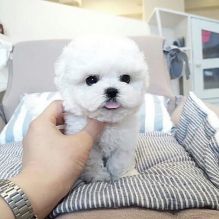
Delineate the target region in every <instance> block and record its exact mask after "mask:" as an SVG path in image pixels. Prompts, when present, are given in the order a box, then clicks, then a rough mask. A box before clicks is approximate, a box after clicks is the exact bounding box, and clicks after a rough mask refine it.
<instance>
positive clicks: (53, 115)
mask: <svg viewBox="0 0 219 219" xmlns="http://www.w3.org/2000/svg"><path fill="white" fill-rule="evenodd" d="M39 118H41V119H42V120H45V121H49V122H51V123H53V124H54V125H61V124H63V123H64V118H63V105H62V101H61V100H55V101H53V102H52V103H50V104H49V106H48V107H47V108H46V109H45V110H44V111H43V112H42V113H41V115H40V116H39Z"/></svg>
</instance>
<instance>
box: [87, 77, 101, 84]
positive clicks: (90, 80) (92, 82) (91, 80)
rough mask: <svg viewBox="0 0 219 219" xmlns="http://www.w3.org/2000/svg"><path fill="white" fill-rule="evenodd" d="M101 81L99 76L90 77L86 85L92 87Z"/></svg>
mask: <svg viewBox="0 0 219 219" xmlns="http://www.w3.org/2000/svg"><path fill="white" fill-rule="evenodd" d="M98 81H99V77H98V76H97V75H90V76H89V77H87V78H86V84H87V85H88V86H91V85H93V84H96V83H97V82H98Z"/></svg>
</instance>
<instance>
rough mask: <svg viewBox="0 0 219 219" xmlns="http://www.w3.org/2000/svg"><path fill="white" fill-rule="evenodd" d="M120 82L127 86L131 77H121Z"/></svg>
mask: <svg viewBox="0 0 219 219" xmlns="http://www.w3.org/2000/svg"><path fill="white" fill-rule="evenodd" d="M120 81H122V82H125V83H127V84H129V82H130V81H131V77H130V75H121V76H120Z"/></svg>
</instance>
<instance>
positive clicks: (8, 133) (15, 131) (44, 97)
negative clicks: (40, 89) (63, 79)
mask: <svg viewBox="0 0 219 219" xmlns="http://www.w3.org/2000/svg"><path fill="white" fill-rule="evenodd" d="M59 99H61V97H60V95H59V93H57V92H44V93H33V94H25V95H24V96H23V97H22V99H21V101H20V103H19V105H18V106H17V108H16V109H15V112H14V114H13V115H12V117H11V119H10V120H9V122H8V123H7V125H6V126H5V127H4V129H3V130H2V132H1V134H0V144H6V143H12V142H18V141H22V139H23V136H24V135H25V134H26V132H27V130H28V127H29V124H30V122H31V121H32V120H33V119H35V118H36V117H37V116H38V115H39V114H40V113H41V112H42V111H43V110H44V109H45V108H46V107H47V106H48V105H49V104H50V103H51V102H52V101H54V100H59Z"/></svg>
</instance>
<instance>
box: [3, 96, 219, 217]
mask: <svg viewBox="0 0 219 219" xmlns="http://www.w3.org/2000/svg"><path fill="white" fill-rule="evenodd" d="M183 112H185V113H183V117H182V119H181V121H180V123H179V126H178V127H177V129H176V131H175V136H173V135H172V134H167V133H161V132H150V133H147V134H140V135H139V141H138V147H137V151H136V168H137V170H138V171H139V173H140V174H139V175H136V176H132V177H123V178H121V179H119V180H117V181H114V182H95V183H90V184H85V183H84V182H82V181H78V182H77V183H76V184H75V185H74V187H73V188H72V191H70V193H69V194H68V195H67V196H66V197H65V198H64V199H63V200H62V202H60V203H59V205H58V206H57V207H56V208H55V209H54V210H53V212H52V213H51V214H50V218H54V217H56V216H58V215H60V214H64V213H71V212H76V211H81V210H88V209H100V208H118V207H141V208H142V207H144V208H149V209H154V210H172V211H176V210H181V209H187V208H209V209H215V210H219V187H218V184H219V179H218V174H219V171H218V169H217V168H218V159H219V151H218V148H219V144H218V135H217V133H218V126H217V124H218V123H217V122H215V120H216V118H217V117H216V118H215V117H214V115H213V114H212V112H211V111H209V110H208V109H206V108H203V105H202V103H201V104H200V100H198V99H197V98H196V97H194V96H190V97H189V98H188V99H187V101H186V104H185V107H184V110H183ZM210 114H212V115H210ZM179 143H180V144H179ZM200 152H201V153H200ZM199 156H200V158H199ZM21 157H22V144H21V143H14V144H6V145H0V178H3V179H5V178H9V177H11V176H14V175H16V174H17V173H18V172H19V171H20V168H21Z"/></svg>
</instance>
